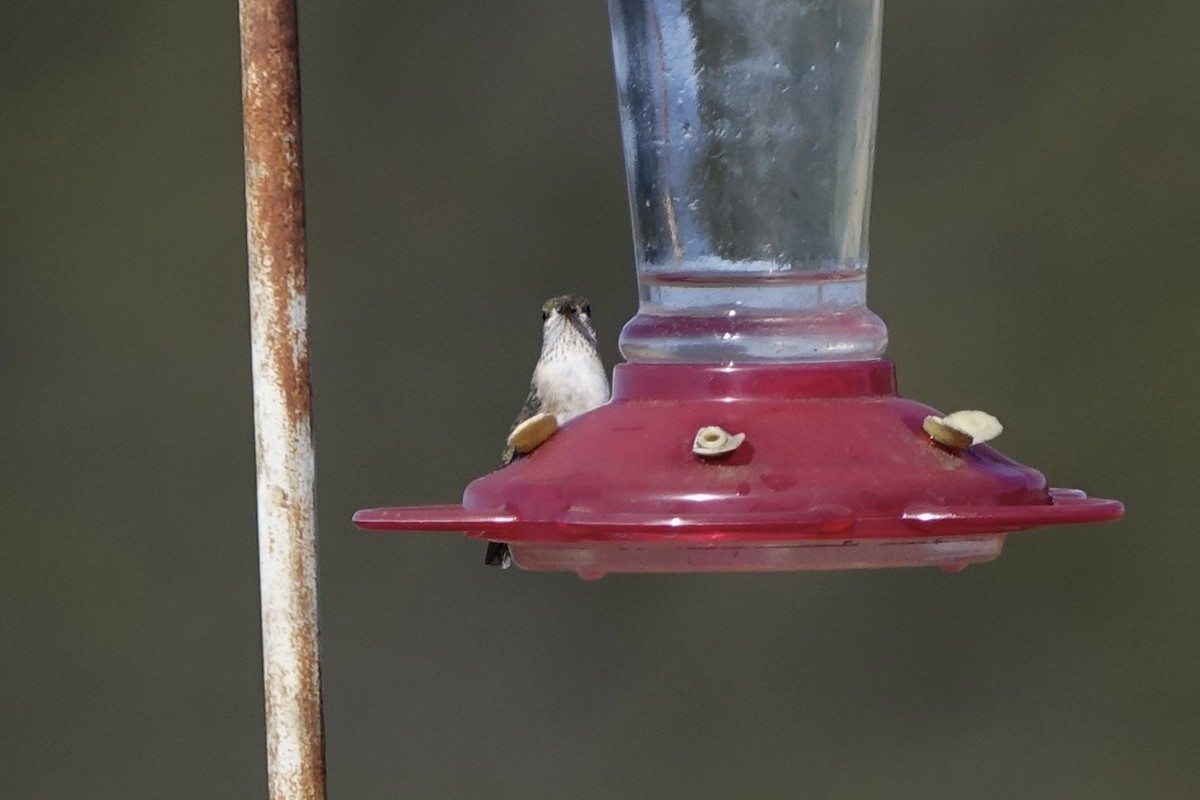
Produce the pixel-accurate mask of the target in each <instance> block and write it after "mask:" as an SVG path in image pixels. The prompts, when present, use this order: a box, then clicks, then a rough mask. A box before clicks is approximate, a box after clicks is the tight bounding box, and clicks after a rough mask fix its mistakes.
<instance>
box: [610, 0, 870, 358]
mask: <svg viewBox="0 0 1200 800" xmlns="http://www.w3.org/2000/svg"><path fill="white" fill-rule="evenodd" d="M609 10H610V15H611V20H612V29H613V51H614V58H615V62H616V73H617V85H618V91H619V96H620V112H621V126H622V134H623V139H624V145H625V162H626V170H627V176H628V181H629V196H630V205H631V210H632V216H633V230H634V245H635V251H636V258H637V274H638V284H639V291H640V309H639V313H638V314H637V316H636V317H634V318H633V319H632V320H630V322H629V323H628V324H627V325H626V326H625V329H624V330H623V331H622V334H621V350H622V353H623V354H624V355H625V357H626V358H627V359H629V360H630V361H632V362H690V363H714V362H716V363H719V362H726V363H738V362H760V361H775V362H780V361H781V362H796V361H811V360H835V359H865V358H874V357H876V356H878V355H880V354H881V353H882V352H883V350H884V347H885V346H886V343H887V330H886V328H885V326H884V324H883V322H882V321H881V320H880V319H879V318H878V317H877V316H875V315H874V314H873V313H872V312H871V311H870V310H869V309H868V308H867V306H866V271H867V219H868V212H869V206H870V197H871V163H872V156H873V150H874V139H875V118H876V108H877V98H878V87H879V60H880V35H881V28H882V0H609Z"/></svg>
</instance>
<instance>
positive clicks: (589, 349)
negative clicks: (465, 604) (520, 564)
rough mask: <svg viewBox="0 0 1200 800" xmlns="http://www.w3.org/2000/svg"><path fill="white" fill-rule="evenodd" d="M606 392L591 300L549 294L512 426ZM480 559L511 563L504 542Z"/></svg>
mask: <svg viewBox="0 0 1200 800" xmlns="http://www.w3.org/2000/svg"><path fill="white" fill-rule="evenodd" d="M608 397H609V389H608V375H606V374H605V372H604V364H603V362H601V361H600V353H599V351H598V350H597V347H596V330H595V329H594V328H593V327H592V307H591V305H590V304H589V303H588V301H587V300H586V299H584V298H582V297H580V296H578V295H573V294H565V295H562V296H561V297H551V298H550V299H549V300H547V301H546V302H545V303H543V304H542V353H541V355H540V356H539V357H538V360H537V364H536V365H535V366H534V368H533V378H532V379H530V381H529V395H528V397H526V398H525V405H524V406H523V407H522V408H521V413H519V414H517V419H516V421H515V422H513V426H512V430H516V428H517V427H518V426H520V425H521V423H523V422H525V421H527V420H529V419H531V418H533V417H535V416H537V415H538V414H549V415H552V416H554V417H555V419H556V420H557V422H558V424H559V425H563V424H565V423H567V422H569V421H570V420H572V419H574V418H575V417H577V416H579V415H580V414H582V413H583V412H585V411H591V410H592V409H593V408H595V407H596V406H599V405H603V404H604V403H606V402H608ZM510 433H511V430H510ZM524 455H525V454H523V453H519V452H517V450H516V449H515V448H514V447H513V446H512V445H511V444H510V445H508V446H507V447H506V448H505V449H504V452H503V453H502V454H501V456H500V462H501V465H502V466H508V465H509V464H511V463H512V462H513V461H515V460H517V459H518V458H523V457H524ZM484 563H485V564H487V565H488V566H500V567H505V568H507V567H509V566H511V565H512V557H511V555H510V554H509V552H508V545H507V544H505V543H504V542H488V548H487V556H486V557H485V558H484Z"/></svg>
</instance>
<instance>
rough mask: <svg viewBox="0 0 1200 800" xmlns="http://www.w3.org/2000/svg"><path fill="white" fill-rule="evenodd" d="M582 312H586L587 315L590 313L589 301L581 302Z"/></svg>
mask: <svg viewBox="0 0 1200 800" xmlns="http://www.w3.org/2000/svg"><path fill="white" fill-rule="evenodd" d="M583 313H585V314H587V315H588V316H589V317H590V316H591V315H592V306H591V305H590V304H589V303H584V304H583Z"/></svg>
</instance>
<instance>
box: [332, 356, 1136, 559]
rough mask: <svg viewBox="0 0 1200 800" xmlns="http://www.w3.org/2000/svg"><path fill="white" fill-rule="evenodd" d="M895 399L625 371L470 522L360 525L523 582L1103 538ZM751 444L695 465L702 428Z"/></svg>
mask: <svg viewBox="0 0 1200 800" xmlns="http://www.w3.org/2000/svg"><path fill="white" fill-rule="evenodd" d="M937 413H938V412H937V411H935V410H934V409H931V408H929V407H928V406H924V405H921V404H920V403H916V402H913V401H911V400H905V399H903V398H901V397H897V396H896V384H895V370H894V368H893V365H892V363H891V362H890V361H886V360H873V361H847V362H830V363H818V364H788V365H782V366H780V365H772V366H764V365H750V366H709V365H699V364H669V365H660V364H622V365H619V366H618V367H617V368H616V370H615V372H614V379H613V399H612V402H610V403H608V404H607V405H604V406H601V407H600V408H597V409H595V410H594V411H591V412H588V413H587V414H584V415H582V416H580V417H577V418H576V419H575V420H573V421H571V422H570V423H568V424H567V425H564V426H563V428H562V429H561V430H560V431H559V432H558V433H557V434H555V435H554V436H553V437H552V438H551V439H550V440H549V441H547V442H546V443H545V444H543V445H542V446H541V447H540V448H538V449H537V450H536V451H535V452H533V453H532V454H531V455H530V456H528V457H527V458H524V459H521V460H519V461H516V462H514V463H513V464H511V465H510V466H508V467H506V468H504V469H502V470H499V471H497V472H494V473H492V474H490V475H486V476H484V477H482V478H480V479H478V480H476V481H474V482H473V483H471V485H470V486H468V487H467V490H466V492H465V494H464V495H463V504H462V505H461V506H413V507H406V508H378V509H368V510H364V511H359V512H358V513H357V514H355V515H354V522H355V523H356V524H357V525H358V526H359V527H361V528H366V529H370V530H406V531H445V530H448V531H463V532H464V533H466V535H468V536H471V537H475V538H479V539H489V540H493V541H503V542H507V543H508V544H509V549H510V550H511V552H512V555H513V560H514V561H515V562H516V563H517V565H518V566H520V567H522V568H525V569H532V570H554V571H571V572H576V573H578V574H579V575H581V576H583V577H585V578H597V577H600V576H602V575H604V574H605V573H609V572H770V571H786V570H812V569H857V568H871V567H906V566H940V567H943V568H945V569H950V570H958V569H961V568H963V567H964V566H966V565H967V564H971V563H976V562H981V561H990V560H991V559H993V558H995V557H996V556H998V555H999V554H1000V550H1001V547H1002V546H1003V543H1004V537H1005V535H1006V534H1008V533H1011V532H1014V531H1022V530H1028V529H1030V528H1036V527H1042V526H1046V525H1063V524H1069V523H1080V522H1105V521H1108V520H1114V519H1117V518H1119V517H1120V516H1121V515H1122V514H1123V513H1124V508H1123V507H1122V505H1121V504H1120V503H1119V502H1117V501H1115V500H1100V499H1094V498H1089V497H1087V496H1086V495H1085V494H1083V493H1082V492H1078V491H1074V490H1065V489H1050V488H1048V487H1047V485H1046V480H1045V478H1044V477H1043V476H1042V475H1041V473H1039V472H1037V471H1036V470H1033V469H1030V468H1029V467H1025V466H1022V465H1020V464H1018V463H1016V462H1015V461H1012V460H1011V459H1008V458H1005V457H1004V456H1003V455H1001V454H1000V453H998V452H996V451H995V450H994V449H992V448H991V447H988V446H986V445H975V446H973V447H970V448H967V449H965V450H950V449H947V448H944V447H942V446H941V445H938V444H936V443H934V442H933V441H931V440H930V438H929V437H928V436H927V435H926V434H925V432H924V431H923V430H922V428H921V423H922V421H923V420H924V418H925V417H926V416H927V415H929V414H937ZM708 426H719V427H721V428H724V429H725V430H726V431H729V432H730V433H734V434H737V433H744V434H745V435H746V438H745V441H744V442H743V443H742V444H741V446H740V447H738V448H737V449H736V450H734V451H733V452H731V453H728V454H725V455H723V456H720V457H717V458H703V457H701V456H697V455H696V454H694V453H693V451H692V444H693V441H694V439H695V437H696V434H697V432H698V431H699V429H700V428H703V427H708Z"/></svg>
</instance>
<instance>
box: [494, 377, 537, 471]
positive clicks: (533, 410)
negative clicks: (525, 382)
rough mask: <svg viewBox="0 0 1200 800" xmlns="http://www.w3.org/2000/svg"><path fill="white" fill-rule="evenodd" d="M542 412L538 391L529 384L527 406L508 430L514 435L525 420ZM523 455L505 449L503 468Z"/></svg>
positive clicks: (502, 454) (508, 448) (501, 460)
mask: <svg viewBox="0 0 1200 800" xmlns="http://www.w3.org/2000/svg"><path fill="white" fill-rule="evenodd" d="M541 412H542V401H541V400H539V399H538V394H537V390H535V389H534V388H533V384H532V383H531V384H529V395H528V396H527V397H526V398H525V405H524V406H522V407H521V413H520V414H517V418H516V419H515V420H514V421H513V424H512V427H511V428H509V429H508V432H509V433H512V432H513V431H515V430H516V429H517V426H518V425H520V424H521V423H522V422H524V421H525V420H527V419H529V418H530V417H532V416H534V415H535V414H540V413H541ZM520 457H521V454H520V453H518V452H517V451H516V450H514V449H513V448H511V447H505V448H504V452H503V453H501V454H500V464H501V466H505V467H507V466H508V465H509V464H510V463H512V462H513V461H515V460H516V459H518V458H520Z"/></svg>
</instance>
